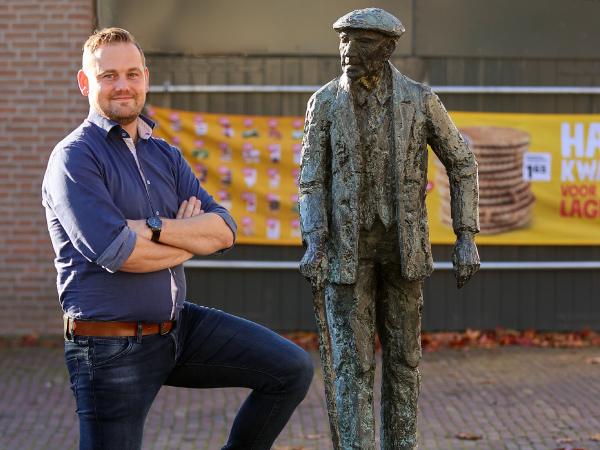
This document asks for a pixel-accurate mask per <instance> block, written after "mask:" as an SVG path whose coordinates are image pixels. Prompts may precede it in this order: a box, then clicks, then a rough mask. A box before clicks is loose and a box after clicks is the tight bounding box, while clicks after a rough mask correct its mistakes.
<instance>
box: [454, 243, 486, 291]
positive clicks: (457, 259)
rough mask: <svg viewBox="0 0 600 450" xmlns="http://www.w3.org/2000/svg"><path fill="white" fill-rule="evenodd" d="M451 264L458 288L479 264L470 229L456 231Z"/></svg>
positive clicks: (467, 279) (475, 270) (465, 282)
mask: <svg viewBox="0 0 600 450" xmlns="http://www.w3.org/2000/svg"><path fill="white" fill-rule="evenodd" d="M452 266H453V267H454V277H455V278H456V282H457V286H458V288H459V289H460V288H461V287H463V286H464V285H465V284H467V281H469V279H470V278H471V276H473V274H474V273H475V272H477V270H478V269H479V266H480V261H479V253H478V252H477V246H476V245H475V234H474V233H471V232H470V231H462V232H459V233H458V236H457V238H456V242H455V244H454V250H453V252H452Z"/></svg>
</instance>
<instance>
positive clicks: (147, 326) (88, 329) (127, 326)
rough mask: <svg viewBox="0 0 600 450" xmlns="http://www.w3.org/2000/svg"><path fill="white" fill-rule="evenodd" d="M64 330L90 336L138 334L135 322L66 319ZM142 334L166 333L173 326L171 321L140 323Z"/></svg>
mask: <svg viewBox="0 0 600 450" xmlns="http://www.w3.org/2000/svg"><path fill="white" fill-rule="evenodd" d="M65 325H66V328H65V331H66V332H68V333H71V334H73V335H76V336H90V337H127V336H137V335H138V323H137V322H88V321H84V320H73V319H70V318H69V319H67V320H66V324H65ZM141 325H142V336H147V335H149V334H158V333H160V334H167V333H168V332H169V331H171V328H173V321H172V320H169V321H168V322H163V323H142V324H141Z"/></svg>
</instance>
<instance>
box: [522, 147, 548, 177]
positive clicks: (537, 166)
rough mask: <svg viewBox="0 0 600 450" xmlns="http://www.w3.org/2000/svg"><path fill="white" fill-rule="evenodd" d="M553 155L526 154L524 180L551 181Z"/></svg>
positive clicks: (524, 158)
mask: <svg viewBox="0 0 600 450" xmlns="http://www.w3.org/2000/svg"><path fill="white" fill-rule="evenodd" d="M551 163H552V155H551V154H550V153H525V154H524V155H523V180H525V181H550V178H551V170H550V169H551Z"/></svg>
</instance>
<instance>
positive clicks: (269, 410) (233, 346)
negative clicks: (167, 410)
mask: <svg viewBox="0 0 600 450" xmlns="http://www.w3.org/2000/svg"><path fill="white" fill-rule="evenodd" d="M77 79H78V82H79V87H80V90H81V92H82V94H83V95H85V96H87V97H88V99H89V103H90V113H89V116H88V118H87V120H85V121H84V122H83V124H82V125H81V126H80V127H79V128H77V129H76V130H75V131H74V132H72V133H71V134H70V135H69V136H68V137H67V138H65V139H64V140H63V141H62V142H60V143H59V144H58V145H57V146H56V148H55V149H54V151H53V152H52V155H51V156H50V160H49V163H48V168H47V171H46V175H45V177H44V181H43V187H42V198H43V204H44V206H45V208H46V215H47V221H48V228H49V231H50V236H51V239H52V243H53V246H54V249H55V251H56V260H55V262H56V269H57V272H58V281H57V284H58V292H59V297H60V302H61V304H62V307H63V310H64V313H65V357H66V363H67V367H68V369H69V374H70V377H71V383H72V390H73V393H74V395H75V400H76V404H77V413H78V415H79V422H80V448H81V449H110V450H115V449H119V450H129V449H140V448H141V445H142V434H143V427H144V421H145V419H146V415H147V413H148V410H149V409H150V406H151V404H152V401H153V400H154V398H155V396H156V394H157V393H158V391H159V389H160V387H161V386H162V385H171V386H181V387H193V388H215V387H230V386H241V387H247V388H250V389H252V392H251V393H250V395H249V396H248V398H247V399H246V401H245V403H244V404H243V406H242V407H241V409H240V411H239V413H238V414H237V417H236V418H235V420H234V422H233V426H232V429H231V433H230V436H229V440H228V442H227V445H225V447H223V448H226V449H249V448H253V449H269V448H271V445H272V444H273V441H274V440H275V439H276V437H277V436H278V435H279V433H280V432H281V430H282V429H283V427H284V426H285V425H286V423H287V421H288V420H289V418H290V416H291V415H292V412H293V411H294V409H295V408H296V406H297V405H298V404H299V403H300V401H301V400H302V399H303V398H304V396H305V394H306V392H307V390H308V388H309V385H310V383H311V379H312V374H313V365H312V360H311V359H310V357H309V356H308V355H307V354H306V352H304V351H303V350H302V349H300V348H299V347H297V346H296V345H294V344H292V343H291V342H289V341H287V340H285V339H283V338H281V337H280V336H278V335H277V334H275V333H273V332H271V331H269V330H266V329H265V328H263V327H261V326H259V325H256V324H254V323H251V322H248V321H245V320H243V319H239V318H237V317H233V316H230V315H228V314H225V313H223V312H221V311H216V310H212V309H208V308H204V307H201V306H197V305H193V304H189V303H184V299H185V295H186V285H185V277H184V272H183V266H182V264H183V262H185V261H187V260H188V259H190V258H191V257H192V256H193V255H194V254H198V255H210V254H220V253H222V252H224V251H225V250H227V249H229V248H230V247H231V246H232V245H233V242H234V240H235V232H236V224H235V222H234V221H233V219H232V218H231V216H230V215H229V213H228V212H227V210H225V209H224V208H223V207H221V206H219V205H218V204H217V203H216V202H215V201H214V200H213V198H212V197H211V196H210V195H209V194H208V193H207V192H206V191H205V190H204V189H203V188H202V187H201V186H200V184H199V182H198V180H197V179H196V177H195V176H194V173H193V172H192V170H191V168H190V166H189V165H188V164H187V163H186V162H185V160H184V159H183V157H182V155H181V153H179V151H178V150H177V149H176V148H174V147H171V146H170V145H168V144H167V143H166V142H165V141H162V140H158V139H155V138H153V137H152V126H153V125H154V124H153V123H152V121H150V120H149V119H148V118H146V117H144V116H143V115H141V114H140V112H141V110H142V107H143V105H144V102H145V98H146V92H147V91H148V86H149V85H148V69H147V68H146V64H145V60H144V55H143V53H142V51H141V49H140V48H139V46H138V44H137V43H136V41H135V39H134V38H133V36H131V34H129V33H128V32H127V31H125V30H122V29H118V28H110V29H104V30H102V31H100V32H97V33H95V34H94V35H93V36H91V37H90V38H89V39H88V41H87V42H86V43H85V45H84V50H83V68H82V70H80V71H79V73H78V76H77Z"/></svg>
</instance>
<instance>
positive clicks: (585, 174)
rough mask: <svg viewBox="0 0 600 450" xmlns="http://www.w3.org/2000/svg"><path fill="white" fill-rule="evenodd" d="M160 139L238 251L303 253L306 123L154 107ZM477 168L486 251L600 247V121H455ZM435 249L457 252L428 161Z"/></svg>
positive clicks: (460, 116) (491, 117)
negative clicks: (216, 211) (209, 200)
mask: <svg viewBox="0 0 600 450" xmlns="http://www.w3.org/2000/svg"><path fill="white" fill-rule="evenodd" d="M148 115H149V116H150V117H151V118H152V119H153V120H154V121H156V122H157V127H156V128H155V132H154V135H155V136H156V137H160V138H163V139H165V140H167V141H168V142H169V143H170V144H171V145H174V146H175V147H177V148H179V149H180V151H181V152H182V154H183V155H184V157H185V158H186V160H187V161H188V162H189V163H190V165H191V166H192V168H193V170H194V172H195V173H196V175H197V176H198V178H199V180H200V182H201V184H202V185H203V186H204V187H205V188H206V189H207V190H208V192H210V193H211V194H212V195H213V196H214V197H215V199H216V200H217V201H218V202H219V203H220V204H222V205H223V206H225V207H226V208H227V209H228V210H229V211H230V213H231V214H232V216H233V218H234V219H235V220H236V222H237V224H238V238H237V242H238V243H246V244H277V245H300V228H299V217H298V207H297V200H298V171H299V165H300V151H301V142H302V130H303V125H304V118H303V117H268V116H240V115H220V114H203V113H194V112H185V111H177V110H169V109H164V108H158V107H149V109H148ZM450 115H451V117H452V120H453V121H454V123H455V124H456V126H457V127H458V128H459V129H460V131H461V133H462V134H463V136H464V137H465V139H466V140H467V141H468V142H469V145H470V147H471V148H472V149H473V152H474V153H475V155H476V157H477V161H478V164H479V184H480V225H481V233H480V234H479V235H478V236H477V239H476V240H477V243H478V244H493V245H598V244H600V116H599V115H546V114H498V113H471V112H451V113H450ZM429 166H430V167H429V175H428V178H429V188H428V196H427V208H428V211H429V227H430V234H431V242H432V243H433V244H452V243H453V242H454V240H455V236H454V233H453V232H452V229H451V226H450V223H451V219H450V211H449V204H450V202H449V188H448V181H447V177H446V174H445V170H444V169H443V167H442V166H441V165H440V163H439V161H437V159H436V158H435V156H433V154H432V153H431V152H430V164H429Z"/></svg>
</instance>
